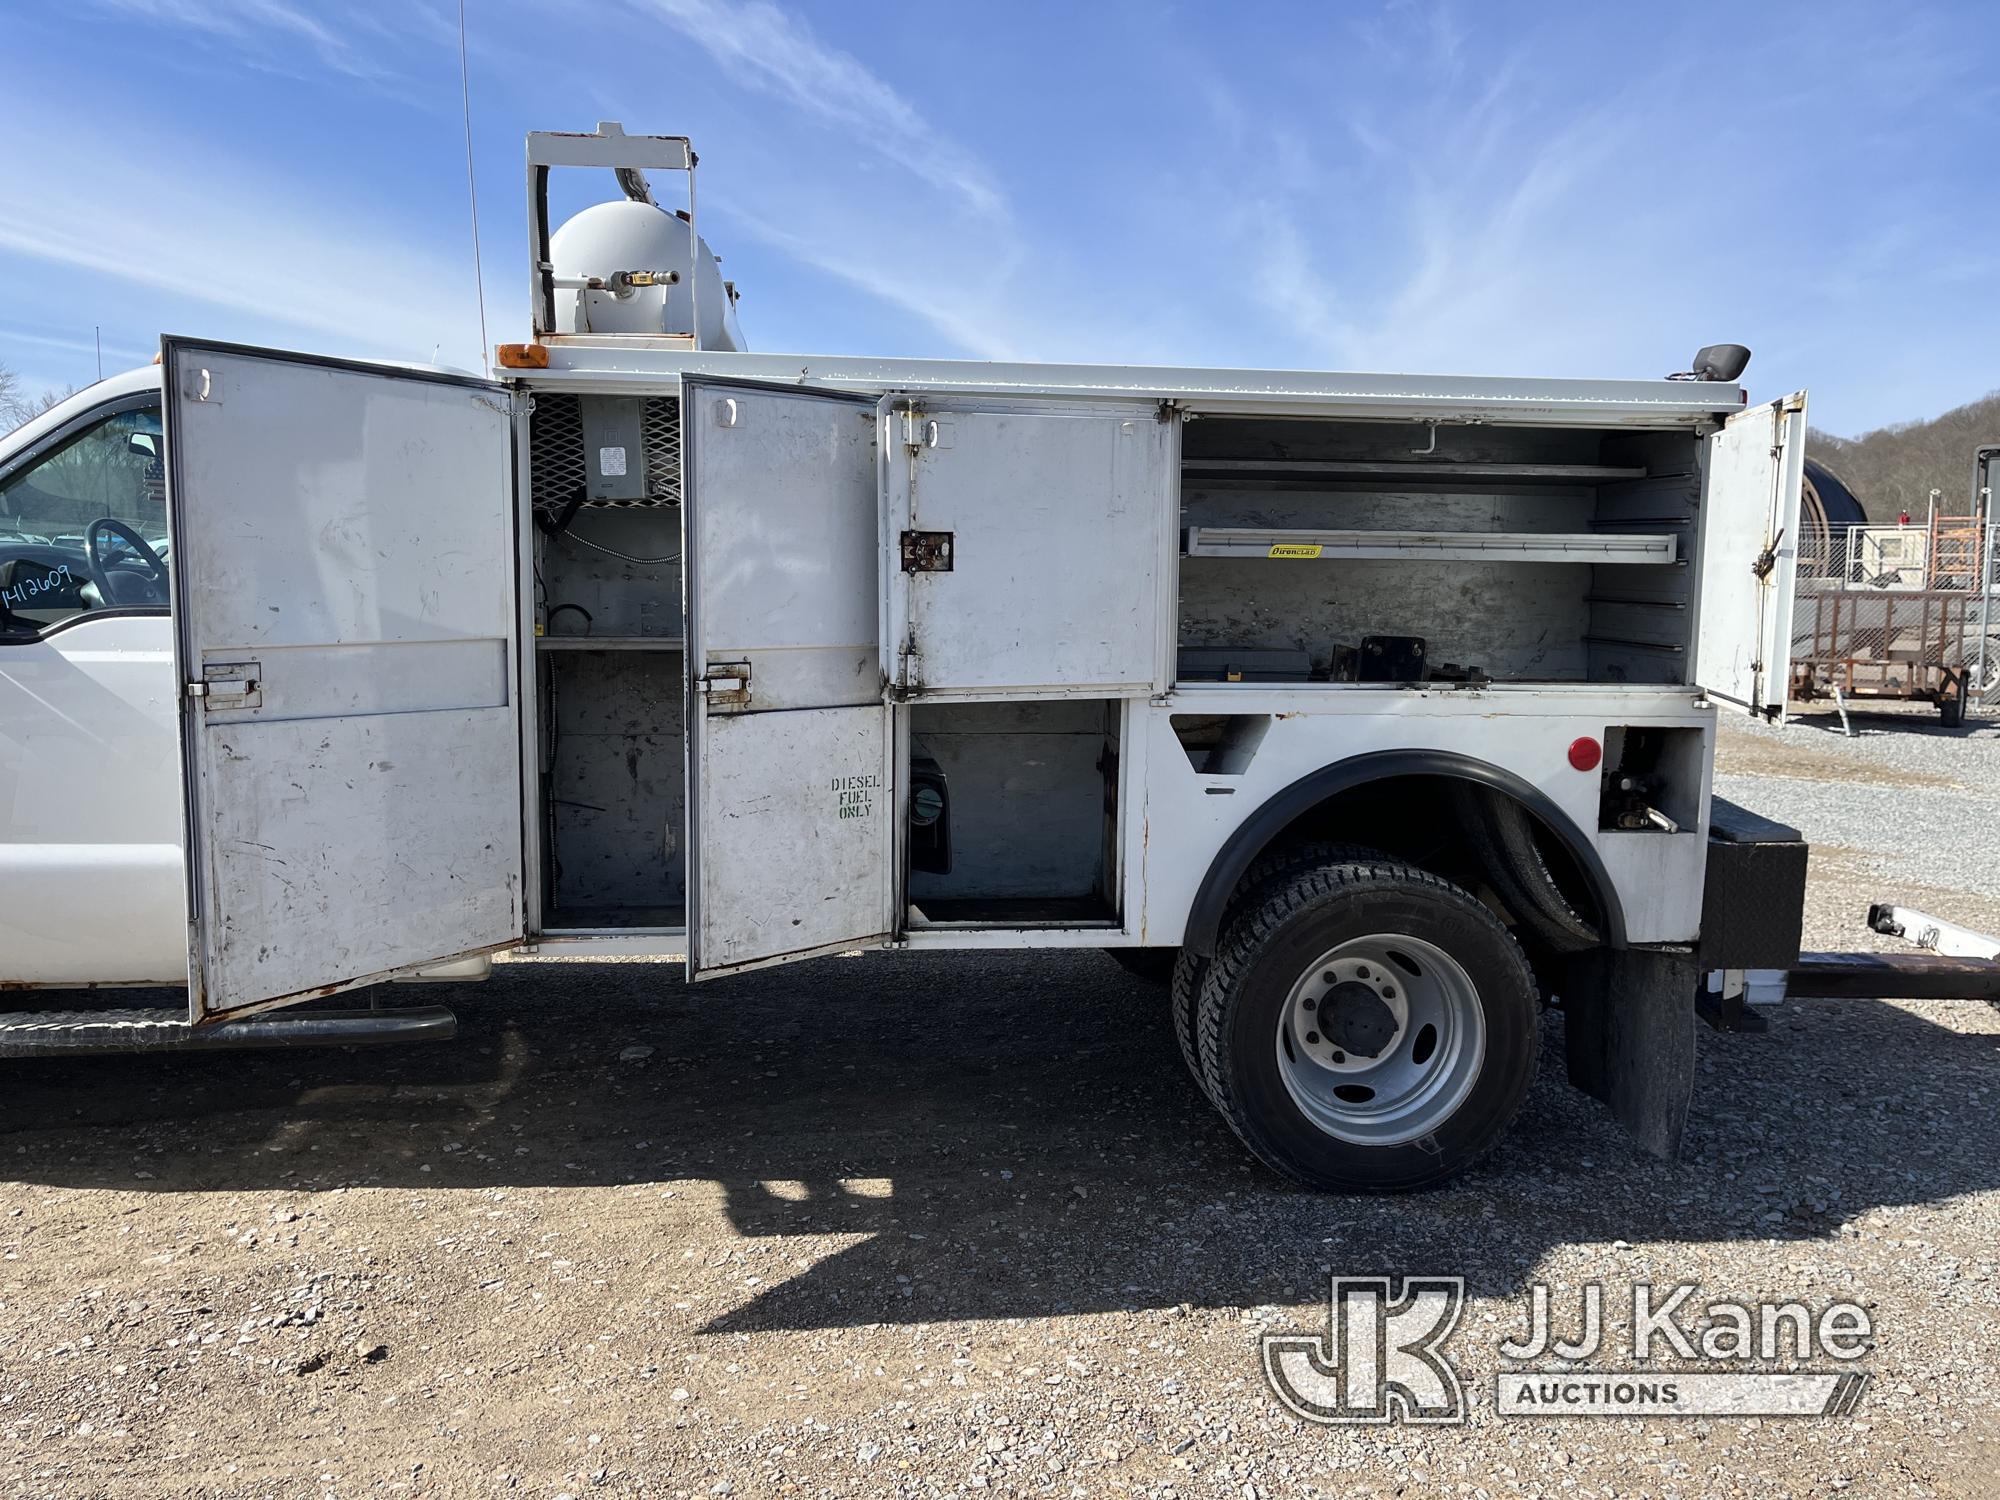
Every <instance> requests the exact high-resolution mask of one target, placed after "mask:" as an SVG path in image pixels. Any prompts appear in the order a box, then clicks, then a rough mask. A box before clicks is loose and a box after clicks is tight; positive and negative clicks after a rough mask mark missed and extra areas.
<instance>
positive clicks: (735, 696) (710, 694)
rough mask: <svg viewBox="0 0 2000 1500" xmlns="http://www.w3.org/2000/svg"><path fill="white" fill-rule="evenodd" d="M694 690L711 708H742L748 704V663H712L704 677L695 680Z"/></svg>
mask: <svg viewBox="0 0 2000 1500" xmlns="http://www.w3.org/2000/svg"><path fill="white" fill-rule="evenodd" d="M694 689H695V691H696V692H698V693H700V694H701V695H702V696H703V697H705V698H707V699H708V702H709V706H710V707H711V708H742V707H744V706H746V705H747V704H748V703H749V702H750V663H749V662H747V661H718V662H713V663H711V664H710V666H709V669H708V672H707V674H706V675H705V676H701V677H697V678H696V679H695V681H694Z"/></svg>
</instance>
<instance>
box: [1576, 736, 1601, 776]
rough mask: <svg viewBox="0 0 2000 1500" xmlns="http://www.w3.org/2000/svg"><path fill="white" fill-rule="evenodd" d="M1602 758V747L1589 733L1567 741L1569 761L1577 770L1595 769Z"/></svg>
mask: <svg viewBox="0 0 2000 1500" xmlns="http://www.w3.org/2000/svg"><path fill="white" fill-rule="evenodd" d="M1603 759H1604V747H1603V746H1602V745H1600V744H1598V743H1597V741H1596V740H1594V739H1592V738H1591V737H1590V736H1589V735H1587V734H1586V735H1584V736H1583V737H1582V738H1581V739H1575V740H1571V741H1570V742H1569V763H1570V764H1571V765H1573V766H1575V767H1576V768H1577V769H1578V770H1579V771H1595V770H1596V769H1597V763H1598V762H1599V761H1601V760H1603Z"/></svg>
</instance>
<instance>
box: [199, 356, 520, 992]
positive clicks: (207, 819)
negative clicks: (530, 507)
mask: <svg viewBox="0 0 2000 1500" xmlns="http://www.w3.org/2000/svg"><path fill="white" fill-rule="evenodd" d="M164 359H165V384H166V429H167V456H168V461H169V464H170V471H169V483H170V485H171V490H170V534H171V537H172V554H171V558H170V563H171V568H172V572H173V590H174V610H175V616H176V618H175V625H176V631H175V654H176V664H177V666H178V668H179V671H180V681H181V683H182V686H183V694H182V698H181V727H182V750H183V756H184V778H183V786H184V790H185V795H186V802H187V830H188V839H187V855H188V887H187V893H188V905H189V912H190V930H191V948H192V951H191V954H190V959H189V964H188V1001H189V1008H190V1011H191V1012H192V1014H193V1017H194V1019H196V1020H201V1019H203V1018H204V1017H214V1016H219V1015H226V1014H230V1013H233V1012H239V1011H246V1010H251V1009H255V1008H261V1007H264V1006H270V1005H278V1004H283V1003H285V1002H287V1001H294V1000H307V999H312V998H315V997H317V996H319V995H325V994H332V993H334V992H335V991H338V990H343V989H349V988H352V987H353V986H355V985H359V984H366V983H368V982H370V981H371V980H375V979H380V978H384V977H387V976H389V975H392V974H395V973H398V972H401V971H403V970H407V969H411V968H415V967H421V966H424V965H428V964H430V963H433V962H436V961H440V960H447V959H454V958H460V957H469V956H471V955H473V954H477V953H483V952H490V951H492V950H495V949H499V948H505V947H508V946H510V945H512V944H514V943H517V942H519V941H520V940H521V937H522V903H521V881H522V865H521V736H520V729H519V725H518V722H517V708H516V703H515V698H514V692H513V685H514V682H515V680H516V672H515V657H516V653H517V649H518V644H519V643H518V627H517V624H516V622H517V620H518V618H519V615H518V611H517V609H516V606H515V587H514V579H515V563H514V558H515V539H514V495H513V470H512V439H511V428H512V419H511V417H510V414H509V399H508V394H507V392H506V390H505V389H504V388H503V387H500V386H496V385H493V384H490V383H488V382H486V381H482V380H472V379H460V378H456V377H450V376H444V375H433V374H429V373H425V372H419V371H404V370H388V369H382V368H379V367H373V366H367V365H357V364H344V363H341V362H338V361H333V360H317V359H306V358H302V357H300V356H297V355H290V354H280V353H274V352H271V351H268V350H259V349H242V348H233V347H227V346H221V345H215V344H200V343H192V342H188V341H186V340H181V339H168V340H166V341H165V349H164Z"/></svg>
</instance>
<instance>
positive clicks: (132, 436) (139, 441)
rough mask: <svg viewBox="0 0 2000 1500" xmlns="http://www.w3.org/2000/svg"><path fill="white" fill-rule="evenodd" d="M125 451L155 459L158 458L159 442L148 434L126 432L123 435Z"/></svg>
mask: <svg viewBox="0 0 2000 1500" xmlns="http://www.w3.org/2000/svg"><path fill="white" fill-rule="evenodd" d="M125 451H126V452H127V453H137V454H140V455H141V456H143V457H146V458H152V459H157V458H158V457H159V456H160V440H159V439H158V438H156V437H154V436H153V434H152V433H150V432H128V433H127V434H125Z"/></svg>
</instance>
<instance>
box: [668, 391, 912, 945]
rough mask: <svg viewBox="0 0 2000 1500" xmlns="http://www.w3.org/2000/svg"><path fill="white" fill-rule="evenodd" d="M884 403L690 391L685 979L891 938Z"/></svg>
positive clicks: (686, 398) (685, 434) (814, 395)
mask: <svg viewBox="0 0 2000 1500" xmlns="http://www.w3.org/2000/svg"><path fill="white" fill-rule="evenodd" d="M877 423H878V418H877V412H876V403H875V400H874V399H873V398H872V397H870V398H865V399H864V398H858V397H848V396H838V395H829V394H826V393H823V392H813V391H800V390H796V389H793V388H790V387H771V386H759V385H753V384H746V383H741V382H734V381H716V380H695V379H690V380H688V381H687V382H686V383H685V385H684V387H683V392H682V428H681V431H682V439H681V441H682V448H681V463H682V466H683V476H684V483H683V486H682V494H683V502H682V503H683V513H682V525H683V527H684V533H683V534H684V535H685V537H686V539H687V546H686V554H687V557H686V561H687V575H686V576H687V608H688V663H689V677H690V682H689V699H688V715H687V722H688V799H687V802H688V972H689V974H690V975H692V976H693V977H696V978H704V977H707V976H710V975H715V974H727V973H731V972H733V971H735V970H738V969H748V968H755V967H757V966H759V965H763V964H770V963H778V962H782V961H784V960H787V959H794V958H808V957H810V956H812V955H813V954H816V953H825V952H829V951H836V950H839V949H842V948H857V947H865V946H869V945H873V944H877V943H880V942H882V941H884V940H885V939H887V938H888V937H889V936H890V935H891V934H892V932H893V930H894V927H895V902H894V880H893V871H894V865H893V862H892V855H893V851H894V847H895V837H894V835H895V816H894V809H895V805H896V803H895V797H894V787H895V782H896V778H895V776H894V774H893V768H892V766H891V764H890V762H891V757H892V747H893V743H894V740H893V736H892V735H891V734H890V728H889V707H888V704H887V701H886V698H885V695H884V693H883V688H882V648H881V641H880V617H881V584H880V570H879V566H878V558H879V556H880V552H881V528H882V521H881V503H880V488H879V479H878V475H877V466H876V448H877V441H876V428H877Z"/></svg>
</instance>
